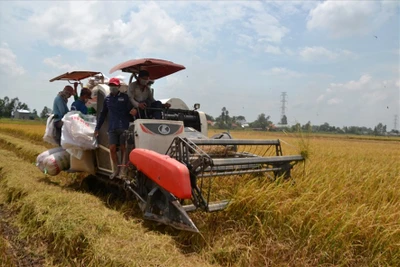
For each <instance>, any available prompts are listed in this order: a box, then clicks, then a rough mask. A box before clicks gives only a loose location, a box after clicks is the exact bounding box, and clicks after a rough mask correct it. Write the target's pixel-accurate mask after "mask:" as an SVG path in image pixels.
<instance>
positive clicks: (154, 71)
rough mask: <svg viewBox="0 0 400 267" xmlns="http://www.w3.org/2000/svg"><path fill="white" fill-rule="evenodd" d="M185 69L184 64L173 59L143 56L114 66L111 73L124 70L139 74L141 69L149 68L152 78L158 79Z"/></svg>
mask: <svg viewBox="0 0 400 267" xmlns="http://www.w3.org/2000/svg"><path fill="white" fill-rule="evenodd" d="M183 69H185V67H184V66H183V65H179V64H175V63H174V62H172V61H167V60H163V59H156V58H142V59H132V60H128V61H126V62H123V63H120V64H118V65H116V66H115V67H113V68H112V69H111V70H110V73H113V72H114V71H117V70H121V71H123V72H129V73H134V74H137V73H139V71H140V70H147V71H148V72H149V73H150V79H151V80H156V79H159V78H162V77H165V76H168V75H170V74H172V73H175V72H177V71H180V70H183Z"/></svg>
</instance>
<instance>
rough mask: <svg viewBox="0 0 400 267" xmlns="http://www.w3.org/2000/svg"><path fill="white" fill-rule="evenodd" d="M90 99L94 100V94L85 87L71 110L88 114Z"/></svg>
mask: <svg viewBox="0 0 400 267" xmlns="http://www.w3.org/2000/svg"><path fill="white" fill-rule="evenodd" d="M89 99H92V92H91V91H90V90H89V89H88V88H86V87H83V88H82V90H81V94H80V96H79V98H78V99H77V100H75V102H74V103H72V105H71V110H77V111H80V112H82V113H83V114H87V113H88V108H87V107H86V103H87V101H88V100H89Z"/></svg>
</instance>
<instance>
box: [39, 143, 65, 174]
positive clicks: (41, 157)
mask: <svg viewBox="0 0 400 267" xmlns="http://www.w3.org/2000/svg"><path fill="white" fill-rule="evenodd" d="M60 151H64V148H62V147H60V146H59V147H55V148H52V149H49V150H46V151H44V152H42V153H40V154H39V155H38V156H37V158H36V166H37V167H38V168H39V169H40V170H41V171H42V172H44V165H43V162H44V160H45V158H47V157H48V156H50V155H52V154H54V153H57V152H60Z"/></svg>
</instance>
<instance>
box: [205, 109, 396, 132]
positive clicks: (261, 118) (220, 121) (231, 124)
mask: <svg viewBox="0 0 400 267" xmlns="http://www.w3.org/2000/svg"><path fill="white" fill-rule="evenodd" d="M206 116H207V120H209V121H212V122H214V124H213V127H215V128H218V129H228V130H229V129H234V128H243V124H246V127H249V128H251V129H253V130H263V131H282V130H285V131H288V132H299V131H304V132H320V133H337V134H356V135H386V134H400V132H399V131H398V130H396V129H392V130H390V131H388V128H387V126H386V125H383V124H382V123H381V122H380V123H378V124H377V125H376V126H375V127H374V128H368V127H365V126H362V127H359V126H344V127H342V128H340V127H336V126H331V125H329V123H327V122H325V123H323V124H321V125H312V124H311V122H310V121H308V122H307V123H306V124H303V125H301V124H300V123H296V124H295V125H292V126H289V125H287V117H286V116H283V117H282V118H281V120H280V122H279V123H278V124H277V125H275V124H274V123H273V122H272V121H271V120H270V118H271V117H270V116H267V115H265V113H261V114H259V115H258V116H257V119H256V120H255V121H253V122H247V121H246V118H245V117H244V116H241V115H240V116H230V115H229V111H228V110H227V108H226V107H223V108H222V109H221V115H219V116H218V117H217V118H215V119H214V118H213V117H212V116H209V115H207V114H206Z"/></svg>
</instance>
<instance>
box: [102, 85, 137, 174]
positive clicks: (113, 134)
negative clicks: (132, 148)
mask: <svg viewBox="0 0 400 267" xmlns="http://www.w3.org/2000/svg"><path fill="white" fill-rule="evenodd" d="M108 86H109V87H110V94H108V95H107V96H106V98H105V99H104V102H103V109H102V111H101V112H100V116H99V117H98V120H97V124H96V128H95V131H94V136H96V137H97V136H98V134H99V130H100V128H101V126H102V125H103V123H104V121H105V119H106V117H107V115H108V143H109V149H110V154H111V159H112V162H113V169H114V172H113V173H112V174H111V175H110V179H113V178H114V177H117V176H118V175H119V171H120V168H119V166H118V156H117V145H119V147H120V149H121V158H122V159H121V161H123V160H125V153H126V148H125V138H126V137H125V130H128V128H129V122H130V120H131V118H132V117H131V116H133V115H136V112H137V111H136V109H134V108H133V105H132V103H131V102H130V100H129V97H128V95H127V94H124V93H121V92H120V91H119V88H120V86H121V82H120V80H119V79H118V78H111V79H110V81H109V82H108ZM125 164H126V162H122V165H123V166H124V165H125ZM125 170H126V168H124V169H123V172H122V176H124V175H125Z"/></svg>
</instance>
